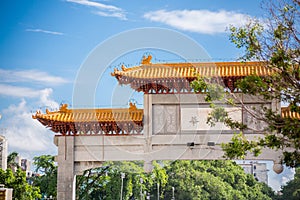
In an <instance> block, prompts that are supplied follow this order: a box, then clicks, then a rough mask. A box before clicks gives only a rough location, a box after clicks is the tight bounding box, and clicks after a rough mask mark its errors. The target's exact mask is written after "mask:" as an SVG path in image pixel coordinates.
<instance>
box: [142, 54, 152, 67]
mask: <svg viewBox="0 0 300 200" xmlns="http://www.w3.org/2000/svg"><path fill="white" fill-rule="evenodd" d="M151 59H152V56H151V55H148V57H147V58H146V56H143V59H142V62H141V63H142V65H148V64H151Z"/></svg>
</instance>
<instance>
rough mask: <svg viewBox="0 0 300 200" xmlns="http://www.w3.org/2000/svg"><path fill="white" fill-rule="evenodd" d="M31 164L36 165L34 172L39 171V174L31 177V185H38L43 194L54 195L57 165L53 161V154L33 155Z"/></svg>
mask: <svg viewBox="0 0 300 200" xmlns="http://www.w3.org/2000/svg"><path fill="white" fill-rule="evenodd" d="M33 164H34V165H35V166H36V169H35V172H36V173H39V176H34V177H32V181H33V185H35V186H37V187H39V188H40V190H41V193H42V194H43V195H46V196H48V197H49V196H53V197H55V196H56V191H57V190H56V186H57V166H56V164H55V162H54V156H52V155H41V156H37V157H34V158H33Z"/></svg>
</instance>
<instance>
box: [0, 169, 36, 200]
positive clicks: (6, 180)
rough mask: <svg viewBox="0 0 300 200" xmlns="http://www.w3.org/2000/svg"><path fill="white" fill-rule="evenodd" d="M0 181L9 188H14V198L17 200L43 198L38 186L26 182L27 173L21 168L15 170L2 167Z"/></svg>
mask: <svg viewBox="0 0 300 200" xmlns="http://www.w3.org/2000/svg"><path fill="white" fill-rule="evenodd" d="M0 183H1V184H4V185H5V186H6V187H7V188H12V189H13V199H15V200H34V199H37V198H41V194H40V190H39V188H38V187H35V186H31V185H29V184H28V183H27V182H26V174H25V172H23V171H22V170H21V169H20V168H18V169H17V170H16V172H13V171H12V170H11V169H7V170H6V171H4V170H2V169H0Z"/></svg>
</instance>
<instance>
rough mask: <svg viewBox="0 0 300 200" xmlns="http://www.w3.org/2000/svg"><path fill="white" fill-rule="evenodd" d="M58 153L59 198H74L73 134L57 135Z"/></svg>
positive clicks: (67, 199)
mask: <svg viewBox="0 0 300 200" xmlns="http://www.w3.org/2000/svg"><path fill="white" fill-rule="evenodd" d="M55 140H56V145H57V146H58V155H57V164H58V169H57V170H58V171H57V199H59V200H71V199H74V195H73V194H74V190H75V187H74V179H75V176H74V175H75V174H74V140H75V138H74V137H73V136H55Z"/></svg>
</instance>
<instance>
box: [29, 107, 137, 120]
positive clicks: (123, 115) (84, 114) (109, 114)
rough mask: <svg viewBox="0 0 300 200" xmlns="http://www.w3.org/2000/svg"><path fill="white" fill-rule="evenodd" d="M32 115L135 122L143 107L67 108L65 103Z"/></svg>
mask: <svg viewBox="0 0 300 200" xmlns="http://www.w3.org/2000/svg"><path fill="white" fill-rule="evenodd" d="M32 117H33V118H34V119H39V120H47V121H59V122H128V121H134V122H135V121H142V120H143V109H137V108H136V107H135V105H132V104H131V106H130V108H129V109H128V108H118V109H107V108H106V109H68V108H67V105H66V104H65V105H63V106H62V107H61V108H60V110H59V111H55V112H50V111H48V110H46V113H45V114H43V113H41V112H40V111H38V112H37V113H36V114H35V115H33V116H32Z"/></svg>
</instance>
